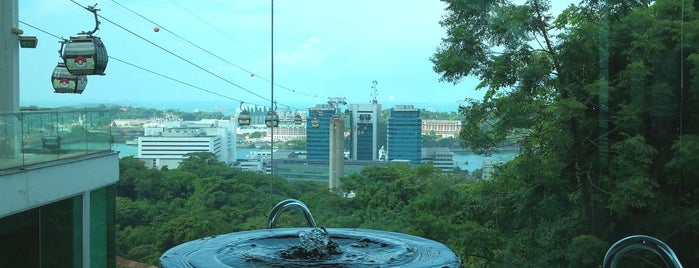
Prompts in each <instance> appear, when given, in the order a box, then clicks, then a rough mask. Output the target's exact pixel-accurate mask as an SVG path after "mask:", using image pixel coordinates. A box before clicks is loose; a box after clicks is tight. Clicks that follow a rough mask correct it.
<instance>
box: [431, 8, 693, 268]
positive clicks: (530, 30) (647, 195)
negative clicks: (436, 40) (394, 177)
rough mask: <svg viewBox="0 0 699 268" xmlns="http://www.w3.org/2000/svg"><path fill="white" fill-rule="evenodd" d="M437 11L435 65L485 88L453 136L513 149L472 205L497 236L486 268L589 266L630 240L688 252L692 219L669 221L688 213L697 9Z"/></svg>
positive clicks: (478, 145)
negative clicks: (646, 239)
mask: <svg viewBox="0 0 699 268" xmlns="http://www.w3.org/2000/svg"><path fill="white" fill-rule="evenodd" d="M444 2H446V3H447V11H448V13H447V14H448V15H447V16H445V18H444V19H443V21H442V22H441V24H442V26H443V27H444V28H445V29H446V30H447V37H446V38H444V39H443V42H442V45H441V46H440V47H439V48H438V50H437V53H435V55H434V56H433V58H432V61H433V62H434V69H435V71H437V72H438V73H440V74H441V75H442V78H441V79H442V80H443V81H447V82H452V83H458V82H459V81H460V80H461V79H463V78H464V77H468V76H475V77H477V78H479V79H480V81H481V83H480V84H479V85H478V87H477V89H478V90H485V94H484V95H485V96H484V98H483V99H482V100H468V102H466V103H465V104H464V105H463V106H462V107H461V108H460V112H461V113H462V114H463V116H464V118H465V120H464V122H465V124H464V127H463V131H462V132H461V135H460V138H461V139H462V140H463V143H464V144H465V145H466V146H468V147H469V148H471V149H472V150H474V151H476V152H480V153H488V152H491V151H492V150H495V149H497V146H498V144H501V143H502V142H503V141H504V140H506V139H507V138H508V137H517V138H518V139H519V140H520V141H521V151H522V153H521V155H520V156H519V157H518V158H517V159H516V160H514V161H512V162H511V163H510V164H508V165H507V166H505V167H504V168H502V169H501V170H500V171H499V172H498V173H496V176H495V179H493V181H491V182H489V183H483V184H484V185H486V184H490V185H488V186H487V187H485V186H484V187H483V188H479V191H480V190H483V191H485V190H489V192H488V193H492V194H495V197H491V198H494V199H495V200H494V201H485V200H484V198H485V196H483V197H482V198H476V201H473V203H474V204H479V205H483V206H485V207H487V208H488V209H483V210H480V209H481V207H475V208H477V209H479V211H480V212H481V213H483V214H480V213H479V216H478V217H483V215H484V214H485V213H487V212H488V211H491V213H492V214H491V217H486V218H490V220H491V221H492V223H491V224H494V225H493V226H496V227H497V233H499V234H501V235H503V236H505V237H508V239H507V240H506V242H505V243H504V246H501V247H500V251H498V253H499V254H500V255H497V257H496V259H498V260H501V261H502V263H503V264H508V265H507V266H510V265H509V264H511V265H512V266H518V267H519V266H529V265H531V266H533V267H562V266H571V267H591V266H595V265H596V264H598V263H599V255H593V254H586V252H587V251H591V250H593V249H594V250H600V249H602V248H604V247H605V245H610V244H611V243H613V242H614V241H615V240H618V239H619V238H621V237H623V236H625V235H630V234H637V233H641V234H650V235H657V236H659V237H661V238H665V237H667V238H668V239H669V240H670V241H669V243H670V244H671V245H674V247H675V248H679V250H678V251H680V252H682V251H686V252H690V251H691V250H689V249H688V248H687V247H691V246H690V245H691V244H692V243H696V242H699V235H698V234H697V232H695V231H693V230H692V229H691V228H689V227H687V226H690V225H691V226H694V224H695V221H694V220H693V219H692V220H689V219H688V218H687V217H683V216H679V215H681V213H695V212H696V211H697V210H698V209H699V207H697V204H699V203H697V202H696V201H697V198H696V196H697V195H696V194H697V193H698V192H699V183H698V182H697V179H696V178H697V175H699V172H697V168H695V166H696V164H694V163H696V162H697V157H696V152H697V151H698V150H699V146H697V144H699V143H697V142H696V140H697V139H696V135H698V134H699V124H698V123H699V116H698V115H697V111H699V110H697V109H696V108H697V102H696V101H697V100H699V94H697V92H699V91H697V88H699V83H698V81H699V79H697V77H699V75H697V74H699V72H697V70H698V69H699V64H697V62H699V60H697V56H696V54H695V53H696V51H697V49H699V42H697V41H699V38H697V36H696V35H695V34H692V31H691V30H687V29H699V21H698V20H697V18H699V17H698V16H697V13H696V8H695V7H694V6H693V5H695V4H696V3H694V2H691V1H684V2H683V1H672V0H663V1H611V2H610V1H582V2H581V3H580V4H577V5H570V6H569V7H568V8H567V9H566V10H564V11H563V12H562V13H561V14H560V15H559V16H558V17H556V18H554V17H552V16H550V15H548V14H549V5H548V3H547V1H524V2H516V3H515V1H456V0H453V1H452V0H445V1H444ZM682 4H684V5H685V6H684V7H682V6H681V5H682ZM682 11H684V12H685V13H684V14H682V13H681V12H682ZM678 18H681V19H678ZM683 29H684V30H683ZM531 40H537V41H538V42H530V41H531ZM687 40H692V41H691V42H689V41H687ZM682 66H684V67H682ZM682 78H684V79H682ZM503 182H507V185H504V184H502V183H503ZM491 187H494V188H491ZM495 189H497V190H495ZM490 190H492V191H494V192H490ZM472 193H473V192H472ZM499 215H509V216H510V220H507V221H504V220H502V219H501V218H500V217H499ZM692 215H694V214H692ZM470 219H471V218H470ZM496 247H497V246H496ZM680 258H681V259H682V260H683V263H685V265H686V263H693V264H694V265H693V266H696V264H697V263H698V262H699V258H697V257H696V256H695V255H694V254H691V253H687V254H681V256H680ZM595 259H597V261H595Z"/></svg>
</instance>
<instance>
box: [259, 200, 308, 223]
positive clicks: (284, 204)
mask: <svg viewBox="0 0 699 268" xmlns="http://www.w3.org/2000/svg"><path fill="white" fill-rule="evenodd" d="M288 208H295V209H297V210H300V211H301V212H302V213H303V217H304V218H306V223H307V224H308V227H314V228H315V227H316V221H315V220H314V219H313V215H311V211H310V210H308V207H307V206H306V204H304V203H303V202H301V201H299V200H296V199H286V200H284V201H281V202H279V203H277V204H276V205H275V206H274V207H273V208H272V211H271V212H270V213H269V217H268V218H267V229H272V228H274V226H275V225H276V222H277V218H278V217H279V215H280V214H281V213H282V212H283V211H284V210H286V209H288Z"/></svg>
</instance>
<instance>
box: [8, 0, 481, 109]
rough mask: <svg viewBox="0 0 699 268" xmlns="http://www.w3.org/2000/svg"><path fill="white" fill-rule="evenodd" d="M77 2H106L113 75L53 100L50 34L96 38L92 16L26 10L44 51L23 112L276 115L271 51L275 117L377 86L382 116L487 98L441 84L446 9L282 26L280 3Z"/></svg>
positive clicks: (331, 13)
mask: <svg viewBox="0 0 699 268" xmlns="http://www.w3.org/2000/svg"><path fill="white" fill-rule="evenodd" d="M75 1H76V2H77V3H79V4H81V5H83V6H87V5H93V4H95V3H97V8H99V9H100V11H99V13H98V14H99V15H101V16H103V17H104V19H100V21H101V24H100V26H99V31H98V32H96V33H95V36H98V37H100V38H101V39H102V41H103V42H104V44H105V46H106V48H107V52H108V54H109V56H110V57H111V58H110V60H109V63H108V65H107V69H106V71H105V73H106V75H104V76H89V77H88V84H87V88H86V89H85V91H84V92H83V94H56V93H53V88H52V87H51V83H50V76H51V73H52V71H53V69H54V68H55V66H56V63H57V62H59V60H60V57H59V54H58V50H59V48H60V43H59V39H58V38H56V37H54V36H51V35H49V34H46V33H44V32H42V31H45V32H48V33H50V34H52V35H56V36H59V37H62V38H66V39H67V38H69V37H70V36H72V35H76V34H77V33H78V32H81V31H87V30H92V28H94V25H95V24H94V19H93V15H92V14H91V13H90V12H88V11H87V10H85V9H83V8H81V7H80V6H78V5H77V4H75V3H73V2H72V1H70V0H22V1H19V2H20V3H19V20H20V24H19V26H20V28H21V29H23V30H24V35H34V36H37V37H38V38H39V43H38V46H37V48H35V49H27V48H23V49H21V50H20V104H21V105H22V106H29V105H37V106H42V107H46V106H49V107H51V106H60V105H77V104H88V103H107V104H119V105H133V106H155V108H183V107H184V106H183V107H178V105H179V106H182V103H187V104H190V105H188V106H187V108H186V109H193V108H192V107H194V108H198V109H201V110H208V109H211V107H213V106H217V107H219V106H223V107H228V108H233V109H235V108H238V107H239V106H240V102H241V101H242V102H244V104H245V105H265V106H268V105H270V100H271V96H272V86H271V83H270V80H271V79H272V73H271V72H272V71H271V69H272V68H271V66H272V57H271V55H272V51H273V55H274V57H273V59H274V61H273V62H274V64H273V66H274V83H275V86H274V100H275V101H276V102H277V103H278V105H277V109H278V110H285V109H291V110H297V109H301V110H303V109H307V108H309V107H311V106H313V105H315V104H319V103H326V102H327V101H328V98H329V97H344V98H346V101H347V103H369V102H370V101H371V100H372V96H373V95H372V94H373V92H374V90H373V88H372V87H373V86H374V84H373V83H372V82H373V81H377V83H376V85H375V88H376V93H377V94H376V96H377V100H378V101H379V102H381V103H383V104H384V105H383V108H389V107H390V106H393V105H395V104H413V105H415V106H416V107H417V108H421V109H436V110H449V111H456V110H457V107H458V104H459V103H460V102H461V101H462V100H463V99H465V98H480V97H481V96H482V94H483V92H481V91H476V90H474V89H475V86H476V84H477V80H476V79H466V80H464V81H462V82H461V83H459V84H457V85H454V84H451V83H448V82H440V81H439V78H440V76H439V74H437V73H435V72H434V71H433V69H432V67H433V64H432V62H431V61H430V57H431V56H432V55H433V54H434V53H435V52H436V49H437V47H438V46H439V44H440V42H441V39H442V38H443V37H445V30H444V29H443V28H442V27H441V26H440V25H439V21H440V20H441V19H442V17H443V15H444V13H445V11H444V7H445V4H444V3H442V2H440V1H435V0H430V1H424V0H415V1H404V0H384V1H374V0H354V1H327V0H277V1H274V24H273V25H274V27H271V1H250V0H246V1H243V0H232V1H231V0H226V1H224V0H149V1H143V0H97V1H95V0H92V1H86V0H75ZM132 11H133V12H132ZM29 25H31V26H34V27H36V28H38V29H41V30H42V31H39V30H37V29H35V28H33V27H31V26H29ZM155 26H158V27H159V28H160V30H159V31H158V32H155V31H154V27H155ZM272 32H273V33H274V42H273V44H274V48H273V50H272V48H271V44H272V42H271V36H272ZM146 40H147V41H146ZM124 62H128V63H130V64H133V65H136V66H138V67H140V68H143V69H147V70H150V71H151V72H156V73H158V74H160V75H162V76H167V77H169V78H172V79H176V80H179V81H182V82H185V83H187V84H191V85H195V86H196V87H199V88H194V87H192V86H189V85H185V84H182V83H179V82H175V81H173V80H171V79H169V78H164V77H162V76H160V75H156V74H153V73H151V72H149V71H144V70H142V69H139V68H136V67H133V66H131V65H129V64H126V63H124ZM202 89H203V90H202ZM212 92H213V93H212ZM158 106H162V107H158ZM197 106H201V107H197ZM431 106H434V107H431ZM437 107H441V108H437ZM444 107H446V108H444ZM186 109H185V110H186Z"/></svg>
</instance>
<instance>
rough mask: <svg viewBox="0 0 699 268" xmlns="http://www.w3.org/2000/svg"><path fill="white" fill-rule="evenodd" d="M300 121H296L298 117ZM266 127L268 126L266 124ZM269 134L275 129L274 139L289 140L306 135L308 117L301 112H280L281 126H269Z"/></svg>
mask: <svg viewBox="0 0 699 268" xmlns="http://www.w3.org/2000/svg"><path fill="white" fill-rule="evenodd" d="M297 116H298V117H299V118H298V119H300V120H299V121H295V119H296V117H297ZM265 127H266V126H265ZM266 131H267V136H268V137H270V136H271V131H274V141H288V140H295V139H300V138H303V137H306V118H305V117H304V116H302V115H301V114H299V113H279V126H278V127H275V128H267V127H266Z"/></svg>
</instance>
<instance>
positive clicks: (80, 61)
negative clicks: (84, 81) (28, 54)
mask: <svg viewBox="0 0 699 268" xmlns="http://www.w3.org/2000/svg"><path fill="white" fill-rule="evenodd" d="M85 9H87V10H88V11H90V12H92V14H94V15H95V28H94V29H93V30H92V31H86V32H81V33H78V35H77V36H71V37H70V39H69V40H64V41H61V50H60V51H59V53H60V54H61V58H63V63H64V64H65V65H66V67H67V68H68V71H69V72H70V73H71V74H75V75H104V70H105V69H106V68H107V62H108V61H109V56H108V55H107V49H106V48H105V47H104V43H102V40H101V39H100V38H99V37H97V36H92V34H94V33H95V32H96V31H97V30H98V29H99V24H100V22H99V20H98V19H97V11H99V9H96V8H95V6H88V7H87V8H85Z"/></svg>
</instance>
